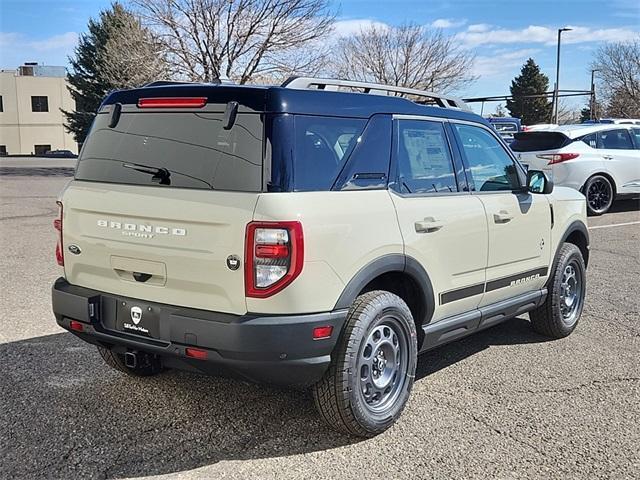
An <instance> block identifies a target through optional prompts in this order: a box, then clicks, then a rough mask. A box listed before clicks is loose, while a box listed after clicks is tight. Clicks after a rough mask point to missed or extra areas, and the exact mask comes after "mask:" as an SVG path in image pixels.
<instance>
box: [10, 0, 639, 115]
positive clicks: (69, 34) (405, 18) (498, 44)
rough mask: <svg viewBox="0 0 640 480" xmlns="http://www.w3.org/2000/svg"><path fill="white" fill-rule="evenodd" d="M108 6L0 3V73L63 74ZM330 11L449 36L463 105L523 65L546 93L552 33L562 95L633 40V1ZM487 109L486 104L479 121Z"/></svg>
mask: <svg viewBox="0 0 640 480" xmlns="http://www.w3.org/2000/svg"><path fill="white" fill-rule="evenodd" d="M109 3H110V1H109V0H0V68H5V69H6V68H8V69H13V68H16V67H17V66H19V65H20V64H22V63H23V62H25V61H37V62H39V63H44V64H47V65H65V66H67V65H68V62H67V57H68V56H69V55H71V54H72V53H73V49H74V47H75V45H76V43H77V40H78V35H79V34H80V33H82V32H85V31H86V26H87V21H88V20H89V18H90V17H96V16H97V15H98V13H99V12H100V10H102V9H105V8H108V6H109ZM125 3H126V1H125ZM334 7H335V9H336V10H337V11H338V22H337V24H336V31H335V35H336V36H339V35H346V34H348V33H350V32H357V31H359V30H360V28H362V27H363V26H367V25H370V24H372V23H377V24H385V25H398V24H401V23H403V22H414V23H418V24H421V25H426V26H430V27H432V28H439V29H442V31H443V32H444V33H445V34H446V35H451V36H453V37H454V41H455V42H456V43H457V44H458V45H459V46H460V47H461V48H464V49H468V50H469V51H471V52H472V53H473V54H475V62H474V64H473V66H472V67H471V69H472V73H473V74H474V75H475V76H477V77H478V79H477V80H476V81H475V82H473V83H470V84H468V85H465V86H464V87H462V88H460V90H459V91H457V92H455V93H456V94H458V95H459V96H461V97H465V98H466V97H479V96H494V95H508V94H509V85H510V82H511V80H512V79H513V77H514V76H516V75H517V74H518V73H519V71H520V68H521V66H522V64H523V63H524V62H525V61H526V60H527V58H529V57H532V58H533V59H534V60H535V61H536V62H537V63H538V65H540V67H541V69H542V71H543V72H544V73H545V74H546V75H548V76H549V78H550V83H551V85H553V82H554V81H555V65H556V40H557V29H558V28H562V27H571V28H573V30H572V31H570V32H565V33H563V36H562V57H561V75H560V86H561V88H562V89H576V90H588V89H589V88H590V75H591V73H590V63H591V61H592V58H593V54H594V52H595V51H596V50H597V49H598V47H599V46H601V45H602V44H603V43H604V42H609V41H627V40H630V39H633V38H634V37H635V38H638V37H639V35H640V1H638V0H606V1H604V0H529V1H525V0H522V1H518V0H511V1H509V0H492V1H489V0H475V1H474V0H454V1H449V0H422V1H420V0H387V1H377V0H342V1H335V2H334ZM586 102H587V99H586V97H585V98H584V99H575V100H573V103H574V104H575V105H576V106H577V105H578V104H582V103H586ZM495 106H496V104H487V105H486V106H485V107H484V108H485V112H484V113H485V114H486V113H490V112H492V111H493V110H494V109H495ZM474 108H476V109H477V108H479V104H478V105H476V106H475V107H474Z"/></svg>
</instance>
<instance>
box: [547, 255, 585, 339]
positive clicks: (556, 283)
mask: <svg viewBox="0 0 640 480" xmlns="http://www.w3.org/2000/svg"><path fill="white" fill-rule="evenodd" d="M572 260H577V262H576V264H577V266H578V269H579V271H580V272H579V273H580V280H581V282H582V286H581V289H580V297H579V303H578V311H577V313H576V320H575V322H573V324H571V325H567V324H566V323H565V322H564V319H563V317H562V311H561V309H560V292H561V285H562V274H563V272H564V269H565V267H566V266H567V265H569V263H571V261H572ZM586 273H587V271H586V267H585V265H584V259H583V258H582V253H581V252H580V250H579V249H578V247H576V246H575V245H573V244H565V245H564V246H563V247H562V250H561V251H560V257H559V260H558V263H557V265H556V269H555V272H554V276H553V290H552V292H551V295H552V309H551V312H552V317H553V322H554V323H555V326H556V328H558V329H559V330H560V331H561V332H562V334H563V336H566V335H569V334H570V333H571V332H573V330H575V328H576V327H577V326H578V323H579V322H580V317H581V316H582V310H583V309H584V300H585V298H586V293H587V275H586Z"/></svg>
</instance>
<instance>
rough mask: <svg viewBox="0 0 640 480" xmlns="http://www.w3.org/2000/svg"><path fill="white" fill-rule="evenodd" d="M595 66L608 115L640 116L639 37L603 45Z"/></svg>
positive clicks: (596, 55)
mask: <svg viewBox="0 0 640 480" xmlns="http://www.w3.org/2000/svg"><path fill="white" fill-rule="evenodd" d="M592 68H593V69H594V70H597V72H596V74H597V76H598V79H599V80H600V82H599V83H600V85H599V86H600V92H602V95H601V97H603V98H604V99H605V100H606V104H607V105H608V108H607V115H610V116H619V117H640V39H638V40H635V41H633V42H629V43H623V42H619V43H608V44H606V45H604V46H602V47H600V49H598V51H597V52H596V54H595V60H594V62H593V63H592Z"/></svg>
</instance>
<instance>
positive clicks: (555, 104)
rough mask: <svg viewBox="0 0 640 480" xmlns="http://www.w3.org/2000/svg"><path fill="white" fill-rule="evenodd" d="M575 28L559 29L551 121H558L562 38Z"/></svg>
mask: <svg viewBox="0 0 640 480" xmlns="http://www.w3.org/2000/svg"><path fill="white" fill-rule="evenodd" d="M570 30H573V29H572V28H568V27H565V28H559V29H558V56H557V58H556V88H555V89H554V91H553V93H554V95H553V115H552V120H553V121H552V122H551V123H558V100H559V97H558V96H559V95H560V38H561V36H562V32H568V31H570Z"/></svg>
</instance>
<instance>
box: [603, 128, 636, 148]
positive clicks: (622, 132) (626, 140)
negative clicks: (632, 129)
mask: <svg viewBox="0 0 640 480" xmlns="http://www.w3.org/2000/svg"><path fill="white" fill-rule="evenodd" d="M599 143H600V144H601V145H602V147H601V148H604V149H607V150H633V143H631V136H630V135H629V131H628V130H626V129H621V128H620V129H616V130H607V131H605V132H600V142H599Z"/></svg>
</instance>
